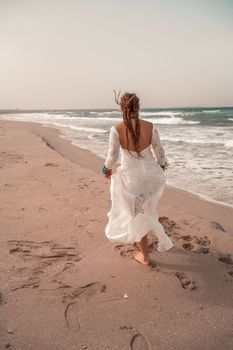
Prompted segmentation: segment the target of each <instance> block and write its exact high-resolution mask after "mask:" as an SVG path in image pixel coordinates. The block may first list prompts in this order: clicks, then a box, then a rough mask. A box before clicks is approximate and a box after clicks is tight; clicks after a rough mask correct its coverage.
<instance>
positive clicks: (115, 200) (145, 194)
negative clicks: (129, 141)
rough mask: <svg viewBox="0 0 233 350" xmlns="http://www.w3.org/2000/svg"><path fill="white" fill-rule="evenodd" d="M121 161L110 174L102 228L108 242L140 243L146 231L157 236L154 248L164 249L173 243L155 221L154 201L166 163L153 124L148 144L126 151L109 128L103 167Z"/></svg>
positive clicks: (158, 193) (162, 188)
mask: <svg viewBox="0 0 233 350" xmlns="http://www.w3.org/2000/svg"><path fill="white" fill-rule="evenodd" d="M119 151H121V164H120V166H118V167H117V169H116V172H115V173H114V174H113V175H112V176H111V184H110V195H111V200H112V206H111V210H110V211H109V212H108V213H107V216H108V223H107V226H106V228H105V234H106V236H107V238H108V239H109V240H110V241H112V242H119V243H133V242H140V241H141V239H142V238H143V237H144V236H145V235H146V234H147V233H148V232H149V231H150V233H153V234H154V235H155V236H156V237H157V238H158V251H166V250H168V249H170V248H172V247H173V243H172V241H171V240H170V238H169V237H168V236H167V234H166V233H165V231H164V228H163V226H162V225H161V224H160V222H159V220H158V214H157V204H158V201H159V199H160V197H161V195H162V193H163V190H164V187H165V182H166V179H165V175H164V173H163V170H162V169H161V167H160V164H161V165H164V164H165V163H166V158H165V155H164V150H163V148H162V146H161V143H160V139H159V135H158V132H157V130H156V128H155V127H154V125H153V130H152V140H151V144H150V145H149V146H148V147H146V148H145V149H144V150H142V151H141V155H142V158H141V157H138V155H137V152H132V151H130V152H131V154H132V155H131V154H129V152H128V150H127V149H124V148H122V147H121V145H120V140H119V134H118V132H117V130H116V128H115V127H114V126H112V127H111V129H110V136H109V149H108V155H107V159H106V161H105V163H104V164H105V166H106V167H107V168H111V167H112V166H113V164H115V163H116V162H117V160H118V156H119Z"/></svg>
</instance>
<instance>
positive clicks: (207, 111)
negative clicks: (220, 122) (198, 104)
mask: <svg viewBox="0 0 233 350" xmlns="http://www.w3.org/2000/svg"><path fill="white" fill-rule="evenodd" d="M219 112H221V110H220V109H210V110H205V111H202V113H219Z"/></svg>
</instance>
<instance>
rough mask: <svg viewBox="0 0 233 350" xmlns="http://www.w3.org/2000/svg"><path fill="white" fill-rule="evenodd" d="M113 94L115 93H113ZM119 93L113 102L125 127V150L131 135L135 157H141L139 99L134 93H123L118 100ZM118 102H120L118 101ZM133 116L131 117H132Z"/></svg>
mask: <svg viewBox="0 0 233 350" xmlns="http://www.w3.org/2000/svg"><path fill="white" fill-rule="evenodd" d="M114 92H115V91H114ZM119 96H120V92H119V94H118V96H117V98H116V92H115V101H116V103H117V104H119V105H120V106H121V110H122V114H123V121H124V124H125V126H126V138H127V149H128V152H129V153H130V151H129V133H130V135H131V138H132V141H133V144H134V147H135V149H136V152H137V155H138V156H139V157H142V155H141V153H140V151H139V138H140V123H139V108H140V105H139V98H138V97H137V96H136V94H134V93H130V92H125V93H124V94H123V95H122V96H121V98H119ZM119 100H120V101H119ZM132 115H133V116H132ZM132 118H133V119H135V130H134V128H133V125H132Z"/></svg>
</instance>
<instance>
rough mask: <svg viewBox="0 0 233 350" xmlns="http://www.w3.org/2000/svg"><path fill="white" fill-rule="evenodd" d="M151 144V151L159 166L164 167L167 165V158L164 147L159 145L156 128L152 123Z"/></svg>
mask: <svg viewBox="0 0 233 350" xmlns="http://www.w3.org/2000/svg"><path fill="white" fill-rule="evenodd" d="M151 145H152V148H153V151H154V153H155V155H156V158H157V160H158V163H159V165H160V166H161V168H163V169H165V168H166V166H167V158H166V157H165V153H164V149H163V147H162V145H161V141H160V138H159V134H158V131H157V130H156V128H155V127H154V125H153V130H152V139H151Z"/></svg>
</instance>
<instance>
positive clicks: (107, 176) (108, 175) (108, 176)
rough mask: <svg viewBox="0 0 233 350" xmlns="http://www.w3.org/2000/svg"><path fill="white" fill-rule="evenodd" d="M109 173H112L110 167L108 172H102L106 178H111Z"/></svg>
mask: <svg viewBox="0 0 233 350" xmlns="http://www.w3.org/2000/svg"><path fill="white" fill-rule="evenodd" d="M111 175H112V169H110V170H109V172H108V173H106V174H104V176H105V177H106V178H107V179H110V178H111Z"/></svg>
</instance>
